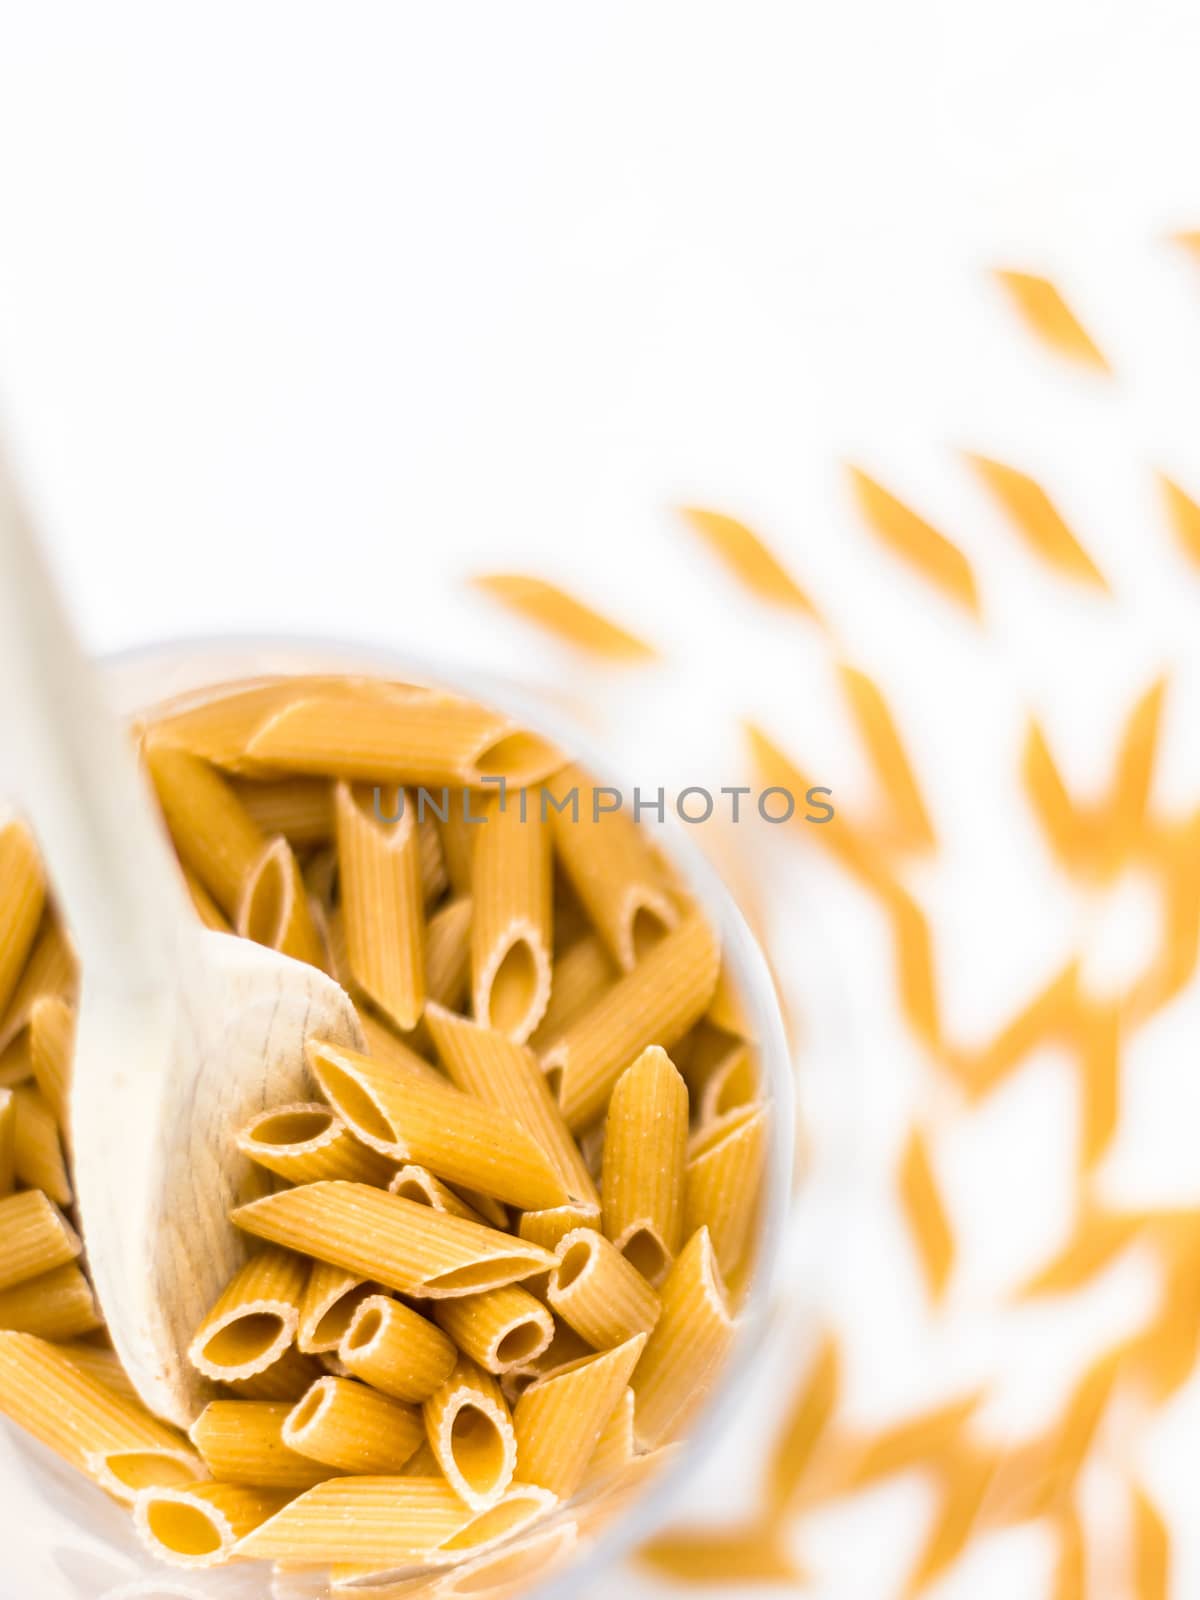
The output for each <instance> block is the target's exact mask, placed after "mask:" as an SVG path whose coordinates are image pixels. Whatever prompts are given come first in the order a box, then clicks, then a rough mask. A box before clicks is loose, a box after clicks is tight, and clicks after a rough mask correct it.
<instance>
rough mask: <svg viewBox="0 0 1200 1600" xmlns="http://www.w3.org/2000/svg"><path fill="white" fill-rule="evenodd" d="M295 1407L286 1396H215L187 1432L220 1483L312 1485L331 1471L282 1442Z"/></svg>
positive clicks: (279, 1486)
mask: <svg viewBox="0 0 1200 1600" xmlns="http://www.w3.org/2000/svg"><path fill="white" fill-rule="evenodd" d="M294 1409H295V1408H294V1407H293V1406H292V1405H291V1404H289V1402H288V1401H286V1400H213V1401H211V1402H210V1403H209V1404H208V1405H207V1406H205V1408H204V1410H203V1411H202V1412H201V1413H200V1415H199V1417H197V1419H196V1421H195V1422H194V1423H193V1424H192V1426H191V1429H190V1430H189V1436H190V1438H191V1441H192V1443H193V1444H194V1445H195V1447H196V1449H197V1450H198V1451H199V1452H200V1457H201V1460H202V1461H203V1462H204V1465H205V1466H206V1467H207V1468H208V1470H209V1471H210V1472H211V1473H212V1475H213V1477H214V1478H215V1479H216V1480H217V1482H218V1483H237V1484H243V1485H245V1486H246V1487H247V1488H252V1489H253V1488H258V1489H292V1490H296V1491H298V1490H300V1489H311V1488H312V1486H313V1484H314V1483H323V1482H324V1481H325V1479H326V1478H329V1477H332V1476H333V1474H332V1473H331V1472H330V1471H329V1469H328V1467H326V1466H324V1465H323V1464H322V1463H320V1462H317V1461H314V1460H312V1459H311V1458H310V1457H308V1456H302V1455H300V1454H298V1453H297V1452H296V1451H295V1450H292V1449H290V1448H289V1447H288V1445H287V1444H285V1442H284V1438H283V1425H284V1423H285V1422H286V1421H287V1419H288V1417H289V1416H291V1414H292V1412H293V1410H294Z"/></svg>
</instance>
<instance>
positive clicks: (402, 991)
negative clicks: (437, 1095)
mask: <svg viewBox="0 0 1200 1600" xmlns="http://www.w3.org/2000/svg"><path fill="white" fill-rule="evenodd" d="M334 814H335V817H336V821H337V845H338V863H339V866H340V868H341V893H342V910H343V914H344V916H345V929H346V954H347V959H348V961H349V963H350V970H351V972H352V973H353V974H354V978H355V981H356V982H357V983H358V984H359V985H360V986H361V987H362V989H363V990H364V991H365V992H366V993H367V994H368V995H369V996H370V997H371V999H372V1000H373V1001H374V1002H375V1004H376V1005H377V1006H379V1007H380V1008H381V1009H382V1010H383V1011H385V1012H386V1013H387V1015H388V1016H389V1017H391V1019H392V1020H393V1022H395V1024H396V1026H397V1027H399V1028H405V1029H407V1028H413V1027H415V1026H416V1024H417V1023H418V1022H419V1021H420V1018H421V1010H422V1007H423V1006H424V1004H425V909H424V907H425V894H424V888H423V886H422V883H421V855H420V839H419V835H418V830H417V824H416V819H415V816H414V808H413V807H412V806H411V805H409V804H405V803H404V801H403V795H402V794H400V793H399V792H398V791H396V790H394V789H388V790H381V789H374V790H372V789H369V788H366V787H365V786H358V785H351V784H348V783H339V784H338V786H337V789H336V791H335V796H334ZM392 818H395V819H396V820H394V821H393V820H391V819H392Z"/></svg>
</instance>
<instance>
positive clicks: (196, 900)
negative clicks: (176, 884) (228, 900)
mask: <svg viewBox="0 0 1200 1600" xmlns="http://www.w3.org/2000/svg"><path fill="white" fill-rule="evenodd" d="M181 865H182V863H181ZM182 871H183V881H184V883H185V884H186V886H187V892H188V894H189V895H190V896H191V901H192V905H193V906H194V907H195V910H196V915H197V916H198V917H199V918H200V921H201V923H202V924H203V925H204V927H206V928H208V929H210V930H211V931H212V932H213V933H232V932H233V924H232V923H231V922H230V920H229V918H228V917H227V916H226V915H225V913H224V912H223V911H222V910H221V908H220V906H219V905H218V904H217V902H216V901H215V900H214V899H213V897H212V895H210V894H209V892H208V890H207V889H206V888H205V887H204V885H203V884H202V883H201V882H200V879H199V878H198V877H197V876H196V874H195V873H194V872H193V871H192V870H191V868H190V867H183V868H182Z"/></svg>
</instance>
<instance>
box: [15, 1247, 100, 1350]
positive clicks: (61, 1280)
mask: <svg viewBox="0 0 1200 1600" xmlns="http://www.w3.org/2000/svg"><path fill="white" fill-rule="evenodd" d="M100 1327H103V1320H102V1318H101V1316H100V1312H99V1309H98V1308H97V1305H96V1297H95V1295H94V1294H93V1293H92V1286H91V1284H90V1283H89V1282H88V1281H87V1279H86V1278H85V1277H84V1275H83V1273H82V1272H81V1271H80V1269H79V1267H78V1266H77V1265H76V1263H75V1262H73V1261H71V1262H68V1263H67V1264H66V1265H65V1266H62V1267H55V1268H54V1269H53V1270H52V1271H50V1272H44V1273H42V1275H41V1276H40V1277H38V1278H26V1279H25V1280H24V1281H23V1282H22V1283H16V1284H14V1285H13V1286H12V1288H11V1289H2V1290H0V1328H10V1329H12V1331H13V1332H15V1333H34V1334H37V1336H38V1337H39V1338H41V1339H53V1340H57V1339H77V1338H78V1337H79V1336H80V1335H81V1334H84V1333H91V1332H92V1331H93V1330H94V1329H96V1328H100Z"/></svg>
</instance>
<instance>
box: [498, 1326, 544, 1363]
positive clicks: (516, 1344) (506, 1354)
mask: <svg viewBox="0 0 1200 1600" xmlns="http://www.w3.org/2000/svg"><path fill="white" fill-rule="evenodd" d="M545 1337H546V1333H545V1329H543V1328H541V1327H539V1326H538V1324H537V1323H536V1322H533V1321H529V1322H518V1323H517V1325H516V1327H515V1328H510V1329H509V1330H508V1332H507V1333H506V1334H505V1335H504V1337H503V1339H501V1341H500V1343H499V1344H498V1345H497V1346H496V1360H497V1361H500V1362H502V1363H503V1364H504V1365H506V1366H507V1365H508V1364H509V1363H510V1362H516V1361H530V1360H532V1358H533V1356H534V1355H535V1353H536V1352H537V1349H538V1347H539V1345H541V1344H542V1342H543V1341H544V1340H545Z"/></svg>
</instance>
